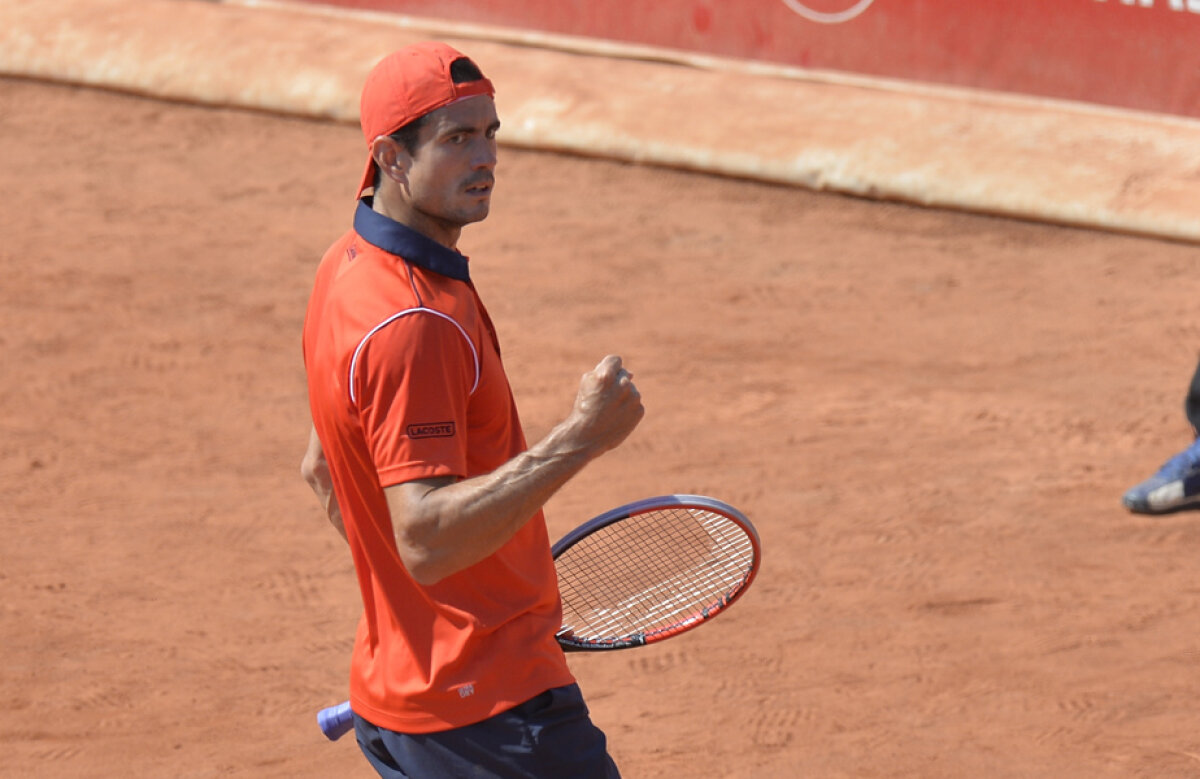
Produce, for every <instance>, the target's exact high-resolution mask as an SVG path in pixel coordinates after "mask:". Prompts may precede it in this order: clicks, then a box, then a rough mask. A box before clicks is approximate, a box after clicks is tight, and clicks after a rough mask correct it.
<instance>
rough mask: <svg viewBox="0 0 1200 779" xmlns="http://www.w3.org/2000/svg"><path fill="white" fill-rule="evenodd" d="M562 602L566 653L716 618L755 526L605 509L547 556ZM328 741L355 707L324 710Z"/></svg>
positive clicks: (746, 565) (350, 721)
mask: <svg viewBox="0 0 1200 779" xmlns="http://www.w3.org/2000/svg"><path fill="white" fill-rule="evenodd" d="M551 553H552V554H553V555H554V566H555V568H556V569H557V571H558V590H559V593H560V594H561V596H562V607H563V624H562V628H560V629H559V631H558V633H557V638H558V643H559V644H560V645H561V646H562V648H563V650H564V651H568V652H604V651H610V650H614V649H628V648H630V647H636V646H644V645H646V644H653V643H657V642H659V641H665V640H666V639H668V638H671V637H673V636H677V635H679V634H680V633H683V632H685V631H688V630H691V629H692V628H694V627H696V626H698V625H702V624H704V623H705V622H707V621H708V620H710V619H713V618H714V617H716V616H717V615H718V614H720V613H721V612H723V611H725V610H726V609H727V608H729V606H730V605H731V604H732V603H733V602H734V601H735V600H737V599H738V598H739V597H741V595H742V593H744V592H745V591H746V589H747V588H748V587H749V586H750V583H751V582H753V581H754V577H755V575H756V574H757V573H758V568H759V562H760V560H761V556H762V555H761V551H760V548H759V543H758V533H757V532H755V530H754V526H753V525H752V524H750V520H748V519H746V517H745V516H744V515H742V513H741V512H739V511H738V510H737V509H735V508H733V507H732V506H730V505H728V504H726V503H722V502H721V501H719V500H714V499H713V498H705V497H702V496H699V495H665V496H663V497H659V498H648V499H646V500H640V501H637V502H635V503H630V504H628V505H625V506H621V507H620V508H615V509H613V510H612V511H608V512H606V513H604V514H601V515H600V516H598V517H596V518H595V519H591V520H588V521H587V522H585V523H584V524H582V525H580V526H579V527H577V528H575V529H574V530H572V531H571V532H570V533H567V534H566V535H565V536H563V538H562V540H561V541H559V542H558V543H557V544H555V545H554V547H553V548H552V549H551ZM317 724H318V725H320V727H321V731H322V732H323V733H324V734H325V735H326V736H327V737H328V738H329V740H330V741H333V740H336V739H338V738H340V737H341V736H342V735H343V734H345V733H347V732H348V731H350V730H351V729H352V728H353V727H354V714H353V712H351V711H350V704H349V702H344V703H341V704H339V705H337V706H330V707H329V708H326V709H322V710H321V711H320V712H319V713H318V714H317Z"/></svg>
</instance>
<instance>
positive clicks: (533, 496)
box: [302, 43, 644, 778]
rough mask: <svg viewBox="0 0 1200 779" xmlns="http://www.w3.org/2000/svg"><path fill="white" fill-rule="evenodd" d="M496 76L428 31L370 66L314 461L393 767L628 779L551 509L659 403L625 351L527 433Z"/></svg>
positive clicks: (326, 347)
mask: <svg viewBox="0 0 1200 779" xmlns="http://www.w3.org/2000/svg"><path fill="white" fill-rule="evenodd" d="M493 96H494V91H493V87H492V84H491V82H490V81H489V80H488V79H487V78H485V77H484V76H483V74H482V73H481V72H480V70H479V68H478V67H477V66H476V65H475V64H474V63H473V62H472V61H471V60H470V59H468V58H467V57H466V56H464V55H463V54H462V53H460V52H458V51H455V50H454V49H452V48H450V47H449V46H446V45H444V44H441V43H423V44H418V45H415V46H410V47H407V48H404V49H401V50H399V51H397V52H395V53H393V54H391V55H389V56H388V57H386V58H384V59H383V60H382V61H381V62H380V63H379V64H378V65H376V67H375V68H374V69H373V70H372V71H371V73H370V75H369V76H368V77H367V80H366V83H365V85H364V87H363V92H362V103H361V109H362V110H361V121H362V129H363V134H364V136H365V138H366V142H367V146H368V149H369V156H368V159H367V163H366V170H365V172H364V175H363V178H362V181H361V183H360V185H359V189H358V194H359V202H358V206H357V210H356V211H355V214H354V222H353V228H352V229H351V230H349V231H348V232H347V233H346V234H345V235H343V236H342V237H341V238H340V239H339V240H338V241H337V242H336V243H334V244H333V245H332V247H330V249H329V250H328V252H326V254H325V256H324V258H323V259H322V261H321V264H320V266H319V268H318V270H317V274H316V280H315V283H314V286H313V291H312V296H311V298H310V300H309V304H308V310H307V313H306V317H305V322H304V334H303V346H304V362H305V370H306V372H307V377H308V392H309V405H310V410H311V412H312V419H313V431H312V435H310V441H309V448H308V451H307V452H306V454H305V458H304V463H303V465H302V472H303V474H304V476H305V479H306V480H307V481H308V482H309V483H310V485H312V487H313V489H314V490H315V491H316V493H317V496H318V498H320V500H321V501H322V503H323V505H324V506H325V507H326V510H327V512H328V514H329V517H330V520H331V521H332V522H333V523H334V525H335V526H336V527H337V528H338V529H339V530H340V531H341V533H342V534H343V536H344V537H345V538H346V541H347V542H348V543H349V546H350V551H351V554H352V556H353V559H354V566H355V572H356V575H357V578H358V585H359V589H360V592H361V595H362V601H363V616H362V619H361V621H360V623H359V627H358V633H357V637H356V639H355V644H354V651H353V656H352V660H351V674H350V700H351V706H352V708H353V710H354V715H355V732H356V735H357V738H358V742H359V745H360V747H361V749H362V751H363V752H364V754H365V755H366V757H367V759H368V760H369V761H370V762H371V764H372V765H373V766H374V767H375V769H376V770H377V771H378V772H379V774H380V775H381V776H384V777H402V776H403V777H454V776H472V777H475V776H479V777H516V776H521V777H556V778H557V777H614V776H617V775H618V773H617V769H616V766H615V764H614V763H613V760H612V759H611V757H610V756H609V754H608V751H607V744H606V740H605V736H604V734H603V733H602V732H601V731H600V730H599V729H598V728H597V727H596V726H595V725H594V724H593V723H592V722H591V720H590V718H589V715H588V709H587V707H586V706H585V704H584V701H583V698H582V696H581V694H580V691H579V688H578V686H577V685H576V684H575V681H574V679H573V677H572V675H571V672H570V670H569V669H568V667H567V664H566V661H565V659H564V657H563V653H562V650H561V649H560V647H559V645H558V643H557V642H556V641H555V638H554V635H555V632H556V631H557V630H558V629H559V627H560V626H561V624H562V623H561V616H562V615H561V605H560V601H559V595H558V588H557V579H556V575H555V569H554V563H553V560H552V559H551V556H550V543H549V538H548V536H547V532H546V525H545V521H544V519H543V516H542V506H543V505H544V504H545V502H546V501H547V500H548V499H549V498H550V497H551V495H553V494H554V492H555V491H556V490H558V489H559V488H560V487H562V486H563V484H565V483H566V482H567V481H568V480H569V479H570V478H571V477H572V476H574V475H575V474H576V473H578V472H579V471H580V470H581V469H582V468H583V467H584V466H585V465H586V464H587V463H589V462H590V461H592V460H593V459H595V458H596V457H598V456H600V455H601V454H603V453H604V452H606V451H608V450H610V449H613V448H614V447H616V446H618V445H619V444H620V443H621V442H622V441H623V440H625V438H626V437H627V436H628V435H629V434H630V432H632V431H633V429H634V428H635V427H636V426H637V424H638V422H639V421H640V420H641V418H642V415H643V413H644V411H643V407H642V402H641V398H640V395H639V393H638V391H637V388H636V387H635V386H634V384H633V382H632V377H631V376H630V374H629V372H628V371H626V370H625V369H624V368H623V367H622V363H621V360H620V358H619V357H616V356H612V355H610V356H608V357H605V358H604V359H602V360H601V361H600V363H599V364H598V365H597V366H596V367H595V368H594V369H593V370H591V371H589V372H587V373H585V374H584V376H583V378H582V381H581V383H580V387H579V391H578V394H577V396H576V398H575V402H574V406H573V408H572V410H571V412H570V414H569V415H568V416H567V417H566V419H565V420H563V421H562V422H561V423H559V424H558V425H557V426H555V427H554V428H553V430H552V431H551V432H550V433H549V434H548V435H547V436H546V437H545V438H544V439H542V440H541V441H539V442H537V443H535V444H534V445H533V446H531V447H527V445H526V442H525V438H524V434H523V432H522V429H521V424H520V421H519V418H518V416H517V410H516V407H515V405H514V402H513V396H512V392H511V390H510V388H509V384H508V380H507V378H506V376H505V371H504V367H503V365H502V364H501V360H500V347H499V343H498V341H497V338H496V333H495V330H494V329H493V327H492V323H491V321H490V320H489V318H488V314H487V311H486V309H485V308H484V306H483V303H482V302H481V301H480V298H479V296H478V294H477V293H476V290H475V287H474V285H473V284H472V282H471V274H470V266H469V264H468V262H467V258H466V257H465V256H463V255H462V254H461V253H459V251H458V249H457V246H458V240H459V235H460V233H461V231H462V228H463V227H464V226H465V225H467V224H471V223H473V222H478V221H481V220H482V219H484V218H486V217H487V215H488V210H489V206H490V203H491V196H492V190H493V187H494V185H495V172H496V154H497V148H496V132H497V130H498V129H499V127H500V122H499V119H498V118H497V113H496V106H495V103H494V101H493Z"/></svg>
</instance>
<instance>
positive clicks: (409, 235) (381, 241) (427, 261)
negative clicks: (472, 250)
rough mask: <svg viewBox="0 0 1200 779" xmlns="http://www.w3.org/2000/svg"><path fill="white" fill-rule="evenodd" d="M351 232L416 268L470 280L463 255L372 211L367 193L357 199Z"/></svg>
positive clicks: (468, 268) (459, 279) (467, 266)
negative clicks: (360, 198) (365, 195)
mask: <svg viewBox="0 0 1200 779" xmlns="http://www.w3.org/2000/svg"><path fill="white" fill-rule="evenodd" d="M354 232H356V233H358V234H359V235H360V236H362V238H363V240H365V241H366V242H367V243H369V244H371V245H372V246H378V247H379V248H380V249H383V250H384V251H385V252H387V253H389V254H395V255H397V256H399V257H403V258H404V259H405V260H407V261H408V262H411V263H412V264H413V265H416V266H417V267H419V268H425V269H426V270H431V271H433V272H434V273H440V274H441V275H443V276H449V277H450V278H452V279H457V280H458V281H466V282H469V281H470V280H471V274H470V267H469V265H468V263H467V258H466V257H464V256H463V255H461V254H459V253H458V252H456V251H454V250H453V249H447V248H446V247H445V246H442V245H441V244H440V243H438V242H437V241H435V240H433V239H432V238H429V237H427V236H424V235H421V234H420V233H418V232H417V231H416V230H414V229H412V228H411V227H409V226H407V225H403V224H400V223H399V222H397V221H396V220H394V219H390V218H388V217H386V216H384V215H383V214H380V213H376V212H375V211H374V210H372V209H371V205H370V198H369V197H365V198H363V199H362V200H360V201H358V209H357V210H356V211H355V212H354Z"/></svg>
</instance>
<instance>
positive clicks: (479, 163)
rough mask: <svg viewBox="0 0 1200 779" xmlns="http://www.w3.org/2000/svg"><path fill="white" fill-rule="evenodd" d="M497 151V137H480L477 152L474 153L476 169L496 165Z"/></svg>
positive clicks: (473, 160) (472, 160)
mask: <svg viewBox="0 0 1200 779" xmlns="http://www.w3.org/2000/svg"><path fill="white" fill-rule="evenodd" d="M497 151H498V150H497V147H496V139H495V138H480V139H479V143H478V144H476V148H475V153H474V154H473V155H472V159H471V162H472V164H473V166H474V167H475V168H476V169H484V168H489V169H490V168H494V167H496V155H497Z"/></svg>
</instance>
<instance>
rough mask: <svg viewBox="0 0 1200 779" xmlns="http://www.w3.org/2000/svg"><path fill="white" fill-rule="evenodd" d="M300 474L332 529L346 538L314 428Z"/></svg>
mask: <svg viewBox="0 0 1200 779" xmlns="http://www.w3.org/2000/svg"><path fill="white" fill-rule="evenodd" d="M300 475H301V476H302V477H303V478H304V481H306V482H307V483H308V486H309V487H311V488H312V491H313V492H314V493H316V496H317V500H319V501H320V502H321V507H322V508H324V509H325V516H327V517H328V518H329V523H330V524H331V525H333V527H334V529H336V530H337V531H338V533H340V534H341V536H342V538H343V539H344V538H346V526H345V524H343V522H342V509H341V506H340V505H338V499H337V495H336V494H334V491H333V479H332V477H330V475H329V463H328V461H326V459H325V451H324V449H322V448H321V439H320V438H318V437H317V431H316V428H314V429H313V430H312V431H311V432H310V433H309V436H308V449H307V450H306V451H305V452H304V459H303V460H301V462H300Z"/></svg>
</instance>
